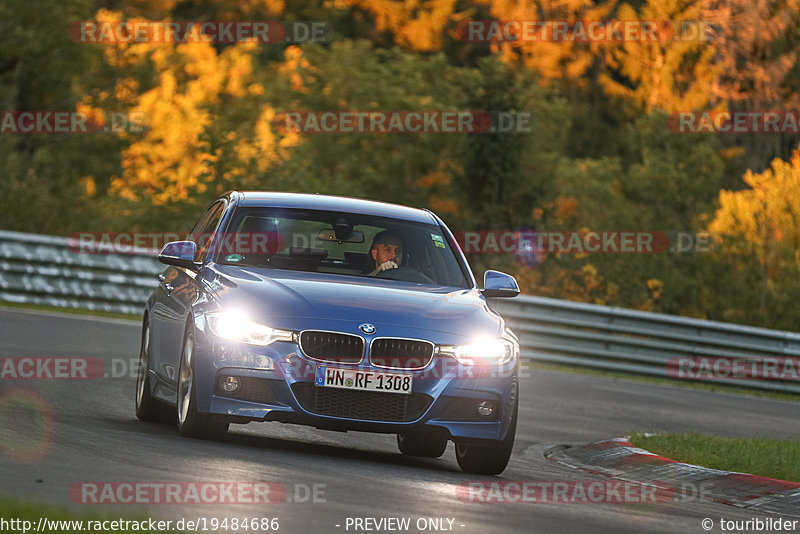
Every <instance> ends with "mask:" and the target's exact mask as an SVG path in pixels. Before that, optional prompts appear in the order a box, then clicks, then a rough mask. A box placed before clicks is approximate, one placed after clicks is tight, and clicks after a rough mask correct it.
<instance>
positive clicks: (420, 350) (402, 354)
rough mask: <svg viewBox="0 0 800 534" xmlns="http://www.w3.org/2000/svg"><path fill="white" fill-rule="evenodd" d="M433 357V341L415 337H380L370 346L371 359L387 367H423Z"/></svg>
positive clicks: (380, 365) (377, 365)
mask: <svg viewBox="0 0 800 534" xmlns="http://www.w3.org/2000/svg"><path fill="white" fill-rule="evenodd" d="M431 359H433V343H430V342H428V341H418V340H415V339H394V338H378V339H375V340H373V342H372V344H371V345H370V348H369V361H370V363H371V364H372V365H374V366H375V367H384V368H387V369H422V368H424V367H427V365H428V364H429V363H430V362H431Z"/></svg>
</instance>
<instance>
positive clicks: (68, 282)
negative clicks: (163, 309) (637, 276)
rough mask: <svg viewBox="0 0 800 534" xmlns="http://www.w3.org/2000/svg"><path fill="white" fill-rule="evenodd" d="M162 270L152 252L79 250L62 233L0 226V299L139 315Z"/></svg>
mask: <svg viewBox="0 0 800 534" xmlns="http://www.w3.org/2000/svg"><path fill="white" fill-rule="evenodd" d="M162 270H163V266H162V265H161V264H160V263H158V261H157V260H156V259H155V258H154V257H153V256H152V255H140V254H136V255H133V254H76V253H74V252H72V251H71V250H70V249H69V248H68V240H67V239H66V238H63V237H52V236H44V235H36V234H24V233H19V232H8V231H4V230H0V301H6V302H15V303H27V304H42V305H48V306H58V307H62V308H84V309H88V310H101V311H108V312H120V313H136V314H138V313H142V311H143V310H144V303H145V301H146V300H147V297H149V296H150V293H152V291H153V289H155V287H156V286H157V285H158V280H156V274H157V273H159V272H161V271H162Z"/></svg>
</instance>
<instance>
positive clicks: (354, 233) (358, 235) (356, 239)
mask: <svg viewBox="0 0 800 534" xmlns="http://www.w3.org/2000/svg"><path fill="white" fill-rule="evenodd" d="M343 237H344V239H339V238H338V237H336V231H335V230H334V229H333V228H329V229H327V230H325V229H322V230H320V231H319V235H317V238H318V239H319V240H320V241H338V242H341V243H363V242H364V232H359V231H358V230H351V231H350V233H349V234H347V235H346V236H343Z"/></svg>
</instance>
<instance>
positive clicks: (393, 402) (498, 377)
mask: <svg viewBox="0 0 800 534" xmlns="http://www.w3.org/2000/svg"><path fill="white" fill-rule="evenodd" d="M195 343H196V347H195V350H196V352H195V359H194V362H195V387H196V399H197V403H198V404H197V407H198V411H200V412H201V413H210V414H214V415H216V416H219V417H223V418H226V419H228V420H230V421H231V422H234V423H244V422H249V421H279V422H285V423H296V424H302V425H308V426H313V427H317V428H321V429H326V430H339V431H347V430H354V431H363V432H375V433H389V434H395V433H399V432H408V431H414V430H419V429H423V428H428V429H436V430H438V431H439V432H445V431H446V432H447V434H449V438H450V439H453V440H460V439H463V440H467V439H480V440H500V439H503V437H504V436H505V434H506V431H507V430H508V427H509V424H510V421H511V415H512V410H513V407H514V400H515V397H516V395H517V384H518V380H517V371H518V362H517V361H516V360H512V361H511V362H508V363H507V364H505V365H503V366H485V367H477V366H476V367H473V366H465V365H462V364H459V363H458V362H457V361H456V360H454V359H453V358H450V357H445V356H437V357H435V358H434V359H433V361H432V362H431V363H430V364H429V365H428V366H427V367H426V368H425V369H422V370H418V371H406V372H407V373H408V374H410V375H411V376H412V377H413V387H412V394H411V395H407V394H402V393H386V392H366V391H354V390H344V389H334V388H322V387H317V386H315V385H314V377H315V375H316V369H317V365H327V366H329V367H346V368H358V369H365V370H370V371H375V372H389V371H386V370H383V369H379V368H375V367H372V366H371V365H370V364H369V363H368V359H367V358H365V359H364V362H362V363H360V364H355V365H337V364H333V363H321V362H318V361H314V360H312V359H310V358H307V357H306V356H305V355H303V354H302V353H301V351H300V349H299V348H298V346H297V345H296V344H294V343H290V342H276V343H273V344H272V345H270V346H268V347H256V346H251V345H245V344H241V343H236V342H228V341H224V340H220V339H219V338H217V337H216V336H214V335H213V334H210V333H206V332H202V331H200V332H197V333H196V335H195ZM391 372H393V373H396V372H401V371H391ZM222 376H236V377H239V378H240V383H241V384H242V388H240V391H238V392H236V393H233V394H232V393H226V392H225V391H224V390H222V389H221V387H220V384H219V379H220V377H222ZM481 401H489V402H490V403H492V406H493V407H494V411H493V413H492V415H491V416H483V415H480V414H479V412H478V410H477V404H478V403H480V402H481Z"/></svg>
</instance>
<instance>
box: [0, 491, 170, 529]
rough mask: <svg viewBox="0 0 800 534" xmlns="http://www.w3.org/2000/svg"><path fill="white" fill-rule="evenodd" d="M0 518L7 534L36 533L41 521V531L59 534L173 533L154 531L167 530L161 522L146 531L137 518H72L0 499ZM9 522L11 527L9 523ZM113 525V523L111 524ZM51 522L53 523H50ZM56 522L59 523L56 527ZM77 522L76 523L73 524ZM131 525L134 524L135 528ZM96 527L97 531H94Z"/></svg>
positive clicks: (55, 510) (43, 507)
mask: <svg viewBox="0 0 800 534" xmlns="http://www.w3.org/2000/svg"><path fill="white" fill-rule="evenodd" d="M0 518H2V519H3V520H5V521H7V522H9V524H7V525H4V526H5V527H6V528H0V530H9V531H11V532H20V533H23V532H25V531H28V532H36V528H37V526H38V525H39V520H40V519H43V520H46V521H48V522H49V524H44V523H43V524H42V531H44V532H53V533H59V534H70V533H75V534H77V533H79V532H81V533H83V532H86V531H90V530H91V531H94V532H102V533H103V534H114V533H116V532H126V533H127V532H135V533H138V534H144V533H153V534H156V533H158V534H168V533H176V532H177V531H175V530H158V527H159V526H167V525H166V524H165V523H166V522H162V524H161V525H159V524H158V523H159V521H154V522H153V523H154V526H155V528H150V522H149V521H148V519H145V518H140V517H130V518H120V517H119V516H111V515H107V514H102V513H85V514H80V515H79V514H76V513H73V512H71V511H69V510H66V509H63V508H57V507H53V506H48V505H43V504H41V503H33V502H24V501H19V500H12V499H8V498H5V497H0ZM12 520H14V521H15V523H10V522H11V521H12ZM88 521H92V522H95V521H99V522H100V523H87V522H88ZM115 521H116V523H114V522H115ZM54 522H55V523H54ZM59 522H60V523H59ZM76 522H78V523H76ZM132 522H137V523H138V525H136V526H138V527H143V528H136V526H134V525H133V524H131V523H132ZM96 527H99V528H96Z"/></svg>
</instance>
